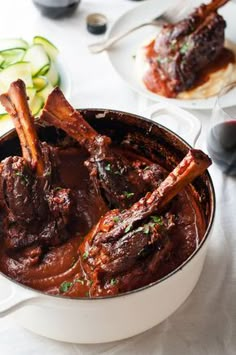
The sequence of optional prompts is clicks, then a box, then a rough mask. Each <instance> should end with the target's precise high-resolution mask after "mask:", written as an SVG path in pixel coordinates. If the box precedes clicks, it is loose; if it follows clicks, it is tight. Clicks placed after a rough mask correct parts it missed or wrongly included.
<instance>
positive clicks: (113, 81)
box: [0, 0, 236, 355]
mask: <svg viewBox="0 0 236 355" xmlns="http://www.w3.org/2000/svg"><path fill="white" fill-rule="evenodd" d="M157 1H162V0H157ZM137 5H138V3H136V2H134V1H129V0H82V1H81V5H80V7H79V9H78V11H77V12H76V14H75V15H74V16H73V17H71V18H69V19H66V20H57V21H52V20H49V19H46V18H43V17H42V16H41V15H40V14H39V12H38V11H37V10H36V9H35V8H34V6H33V5H32V3H31V1H30V0H7V1H4V0H1V7H0V18H1V22H0V28H1V30H0V36H1V37H12V36H14V37H19V36H22V37H23V38H27V39H31V38H32V37H33V36H34V35H36V34H39V35H42V36H46V37H48V38H49V39H51V40H52V42H54V43H55V44H56V45H57V46H58V47H59V48H60V50H61V52H62V53H63V57H64V59H65V61H66V63H67V66H68V68H69V69H70V72H71V77H72V98H71V102H72V104H74V105H75V106H77V107H103V108H116V109H120V110H126V111H130V112H133V113H139V112H140V110H142V109H144V108H145V107H146V106H147V105H149V104H151V102H148V101H147V100H146V99H142V98H140V97H139V96H138V95H137V94H135V93H134V92H132V91H131V90H130V89H129V88H128V87H126V85H125V84H124V83H123V82H122V81H121V79H120V78H119V77H118V75H117V74H116V73H115V72H114V70H113V68H112V67H111V65H110V63H109V61H108V59H107V56H106V54H101V55H98V56H93V55H91V54H89V52H88V49H87V44H88V43H92V42H94V41H96V40H98V39H102V37H101V36H94V35H91V34H88V33H87V31H86V26H85V18H86V16H87V14H89V13H91V12H103V13H105V14H106V15H107V16H108V19H109V24H111V23H112V22H113V21H114V20H115V19H116V18H117V17H118V16H120V15H121V14H122V13H124V12H125V11H127V10H129V9H130V8H132V7H134V6H137ZM235 103H236V102H235ZM194 113H195V115H196V116H197V117H198V118H199V119H200V120H201V122H202V124H203V132H202V134H201V136H200V139H199V142H198V146H200V147H201V148H203V149H204V148H205V139H204V138H205V132H206V127H207V123H208V122H209V117H210V114H211V113H210V112H209V111H201V112H200V111H195V112H194ZM210 172H211V174H212V178H213V181H214V185H215V190H216V198H217V213H216V218H215V227H214V234H213V237H212V239H211V241H210V245H209V249H208V253H207V258H206V262H205V265H204V270H203V273H202V275H201V277H200V280H199V282H198V285H197V287H196V288H195V290H194V291H193V293H192V294H191V296H190V297H189V299H188V300H187V301H186V302H185V303H184V305H183V306H182V307H181V308H180V309H179V310H178V311H177V312H176V313H175V314H174V315H172V316H171V317H170V318H169V319H167V320H166V321H165V322H163V323H162V324H160V325H159V326H156V327H155V328H153V329H151V330H149V331H147V332H146V333H143V334H141V335H139V336H136V337H134V338H131V339H128V340H125V341H120V342H116V343H110V344H100V345H78V344H65V343H60V342H56V341H52V340H49V339H46V338H43V337H40V336H37V335H35V334H32V333H30V332H28V331H27V330H24V329H23V328H20V327H18V326H17V325H16V324H15V323H14V319H12V318H11V317H6V318H3V319H0V354H1V355H15V354H16V355H21V354H22V355H33V354H36V355H38V354H40V355H41V354H43V355H51V354H57V355H69V354H70V355H71V354H90V355H92V354H94V355H95V354H106V355H110V354H114V355H118V354H140V355H144V354H145V355H146V354H147V355H149V354H163V355H172V354H173V355H174V354H176V355H200V354H204V355H206V354H209V355H228V354H229V355H231V354H232V355H233V354H236V177H234V178H233V177H226V176H224V175H223V174H221V172H220V171H219V170H218V168H217V167H215V166H213V167H211V169H210ZM0 292H1V290H0Z"/></svg>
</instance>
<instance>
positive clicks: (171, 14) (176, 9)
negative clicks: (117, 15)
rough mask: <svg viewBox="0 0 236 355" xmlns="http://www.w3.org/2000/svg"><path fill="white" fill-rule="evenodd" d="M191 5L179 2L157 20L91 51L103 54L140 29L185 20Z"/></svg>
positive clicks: (109, 40) (95, 44)
mask: <svg viewBox="0 0 236 355" xmlns="http://www.w3.org/2000/svg"><path fill="white" fill-rule="evenodd" d="M190 5H191V1H189V0H178V1H177V2H175V3H174V5H173V6H171V7H170V8H168V9H167V10H166V11H164V12H163V13H162V14H161V15H160V16H158V17H156V18H155V19H153V20H151V21H148V22H144V23H142V24H140V25H138V26H135V27H133V28H131V29H129V30H128V31H126V32H123V33H120V34H118V35H115V36H113V37H111V38H109V39H107V40H106V41H104V42H99V43H93V44H90V45H89V46H88V48H89V51H90V52H91V53H93V54H98V53H101V52H103V51H105V50H107V49H109V48H111V47H112V46H113V45H114V44H116V43H117V42H118V41H120V40H121V39H123V38H125V37H126V36H128V35H129V34H131V33H133V32H135V31H137V30H139V29H140V28H143V27H146V26H155V27H160V26H162V25H163V24H164V23H174V22H178V21H180V20H181V19H182V18H184V17H185V16H186V14H188V13H189V8H190Z"/></svg>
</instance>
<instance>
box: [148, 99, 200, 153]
mask: <svg viewBox="0 0 236 355" xmlns="http://www.w3.org/2000/svg"><path fill="white" fill-rule="evenodd" d="M163 113H167V114H169V115H172V116H175V117H176V116H177V117H178V118H177V119H178V123H179V126H181V125H182V127H184V131H185V132H184V134H183V132H181V133H180V131H178V129H177V131H174V130H173V132H174V133H177V134H178V135H179V136H181V137H182V138H183V139H184V140H185V141H186V142H187V143H189V144H190V145H191V146H192V147H194V146H195V145H196V142H197V140H198V138H199V135H200V133H201V129H202V125H201V122H200V121H199V119H198V118H197V117H195V116H194V115H193V114H191V113H190V112H188V111H185V110H183V109H181V108H179V107H177V106H174V105H171V104H169V103H158V104H155V105H152V106H150V107H148V108H147V109H145V110H144V111H143V112H142V115H143V116H145V117H147V118H149V119H151V120H153V121H154V122H157V123H160V122H159V120H158V116H160V115H161V114H163ZM161 124H162V125H163V126H165V124H164V123H163V122H162V123H161ZM183 125H184V126H183ZM169 128H170V129H171V127H169ZM171 130H172V129H171Z"/></svg>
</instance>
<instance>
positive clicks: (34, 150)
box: [0, 80, 44, 176]
mask: <svg viewBox="0 0 236 355" xmlns="http://www.w3.org/2000/svg"><path fill="white" fill-rule="evenodd" d="M0 102H1V104H2V105H3V106H4V107H5V109H6V111H7V112H8V113H9V114H10V116H11V118H12V120H13V123H14V125H15V128H16V131H17V134H18V137H19V139H20V143H21V148H22V154H23V158H24V159H25V160H26V161H27V162H28V163H29V164H30V165H31V167H32V168H36V171H37V174H38V176H42V175H43V172H44V163H43V158H42V153H41V149H40V145H39V141H38V137H37V133H36V129H35V126H34V123H33V117H32V116H31V113H30V109H29V106H28V101H27V94H26V88H25V84H24V82H23V81H22V80H17V81H15V82H13V83H12V84H11V85H10V88H9V90H8V92H7V93H6V94H2V95H0Z"/></svg>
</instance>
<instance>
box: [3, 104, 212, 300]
mask: <svg viewBox="0 0 236 355" xmlns="http://www.w3.org/2000/svg"><path fill="white" fill-rule="evenodd" d="M77 110H78V111H83V112H86V111H90V112H91V111H94V112H99V113H100V112H104V114H106V113H108V112H109V113H117V114H125V115H129V116H133V117H136V118H137V119H139V120H142V121H146V122H148V123H151V124H152V125H154V126H157V127H161V128H162V129H163V130H165V131H167V132H168V133H170V134H172V135H174V136H175V137H177V138H178V139H179V140H180V141H181V142H182V143H184V144H185V145H186V146H187V147H188V148H189V149H191V148H192V146H191V145H190V144H188V143H187V142H186V141H185V140H184V139H183V138H182V137H180V136H179V135H178V134H177V133H175V132H173V131H172V130H171V129H169V128H167V127H165V126H163V125H162V124H159V123H157V122H154V121H152V120H151V119H149V118H146V117H143V116H140V115H138V114H135V113H130V112H126V111H121V110H116V109H103V108H79V109H77ZM36 123H37V121H36ZM14 131H16V130H15V128H13V129H11V130H9V131H8V132H6V133H4V134H3V135H2V136H1V137H0V143H1V141H2V140H4V139H6V138H7V136H8V135H9V134H11V133H13V132H14ZM205 174H206V175H207V178H208V181H209V190H210V200H211V205H212V209H211V214H210V218H209V223H208V226H207V229H206V231H205V234H204V237H203V238H202V240H201V242H200V244H199V245H198V247H197V248H196V249H195V251H194V252H193V253H192V254H191V255H190V256H189V257H188V258H187V259H186V260H185V261H184V262H183V263H182V264H180V265H179V266H178V267H177V268H176V269H174V270H173V271H172V272H170V273H169V274H167V275H165V276H164V277H162V278H161V279H159V280H157V281H154V282H152V283H149V284H147V285H145V286H143V287H140V288H137V289H135V290H131V291H128V292H123V293H119V294H117V295H108V296H98V297H70V296H69V297H68V296H63V295H60V294H59V295H50V294H47V293H46V292H43V291H40V290H37V289H34V288H32V287H29V286H27V285H24V284H22V283H20V282H18V281H16V280H14V279H12V278H10V277H9V276H7V275H5V274H4V273H3V272H1V271H0V276H2V277H4V278H6V279H8V280H9V281H11V282H12V283H13V284H15V285H16V286H20V287H21V288H24V289H26V290H29V291H31V292H32V291H33V292H36V293H39V294H40V295H41V296H42V295H43V296H46V297H53V298H55V299H62V300H65V301H66V300H70V301H72V302H76V301H77V302H78V301H89V302H92V301H96V300H97V301H98V300H112V299H116V298H117V297H125V296H129V295H132V294H135V293H138V292H141V291H145V290H147V289H149V288H151V287H154V286H157V285H158V284H160V283H162V282H164V281H166V280H167V279H169V278H171V277H172V276H173V275H175V274H177V273H178V272H180V271H181V270H182V269H183V268H184V267H186V266H187V264H188V263H190V262H191V260H192V259H193V258H194V257H195V256H196V255H197V254H198V252H199V251H200V250H201V249H202V247H203V245H205V243H206V241H207V239H208V237H209V234H210V231H211V229H212V225H213V222H214V218H215V210H216V196H215V189H214V185H213V181H212V178H211V176H210V174H209V172H208V170H207V171H206V172H205Z"/></svg>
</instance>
